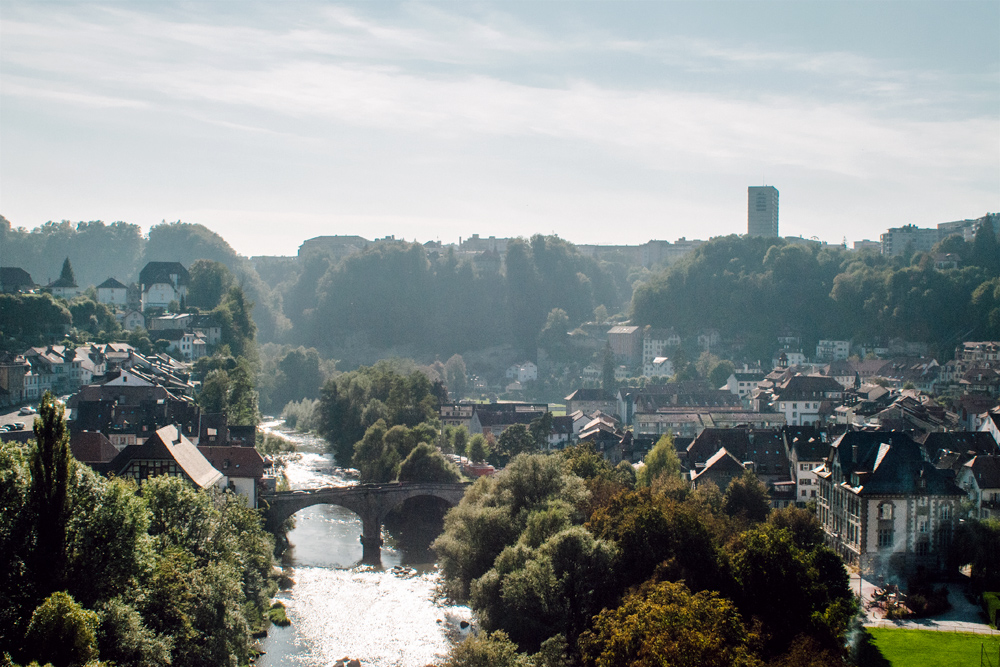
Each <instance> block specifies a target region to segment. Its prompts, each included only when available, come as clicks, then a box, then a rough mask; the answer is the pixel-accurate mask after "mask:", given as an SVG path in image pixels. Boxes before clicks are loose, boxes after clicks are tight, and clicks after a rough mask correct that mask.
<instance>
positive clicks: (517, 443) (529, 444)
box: [493, 424, 537, 465]
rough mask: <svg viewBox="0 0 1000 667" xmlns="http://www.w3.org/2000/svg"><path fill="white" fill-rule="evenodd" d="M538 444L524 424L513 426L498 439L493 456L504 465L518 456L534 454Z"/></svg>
mask: <svg viewBox="0 0 1000 667" xmlns="http://www.w3.org/2000/svg"><path fill="white" fill-rule="evenodd" d="M536 449H537V442H536V440H535V438H534V437H532V435H531V432H530V431H529V430H528V428H527V427H526V426H525V425H524V424H511V425H510V426H508V427H507V428H505V429H504V430H503V433H501V434H500V437H499V438H497V446H496V449H495V450H494V451H493V455H494V456H495V457H496V459H497V461H498V462H499V463H500V464H501V465H503V464H505V463H506V462H507V461H508V460H510V459H512V458H514V457H515V456H517V455H518V454H524V453H527V452H533V451H535V450H536Z"/></svg>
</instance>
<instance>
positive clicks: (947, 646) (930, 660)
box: [866, 628, 1000, 667]
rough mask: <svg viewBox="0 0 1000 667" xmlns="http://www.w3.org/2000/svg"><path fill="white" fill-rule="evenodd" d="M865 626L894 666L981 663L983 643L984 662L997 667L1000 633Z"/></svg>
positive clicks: (958, 666) (946, 666)
mask: <svg viewBox="0 0 1000 667" xmlns="http://www.w3.org/2000/svg"><path fill="white" fill-rule="evenodd" d="M866 629H867V630H868V632H869V634H871V636H872V644H873V645H874V646H875V647H876V648H877V649H878V650H879V652H880V653H881V654H882V656H883V657H885V659H886V660H887V661H888V662H889V664H890V665H892V666H893V667H903V666H905V667H969V666H970V665H971V666H973V667H975V666H976V665H979V657H980V652H981V648H982V646H983V644H985V645H986V655H987V658H988V661H983V665H992V666H993V667H998V659H1000V635H977V634H972V633H968V632H940V631H937V630H909V629H904V628H866Z"/></svg>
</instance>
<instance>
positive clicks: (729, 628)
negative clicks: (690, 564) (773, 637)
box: [580, 582, 762, 667]
mask: <svg viewBox="0 0 1000 667" xmlns="http://www.w3.org/2000/svg"><path fill="white" fill-rule="evenodd" d="M752 642H753V637H752V636H751V634H750V633H749V632H747V629H746V628H745V627H744V625H743V622H742V621H741V619H740V615H739V613H738V612H737V610H736V608H735V607H734V605H733V604H732V603H731V602H730V601H729V600H726V599H725V598H722V597H720V596H719V595H718V594H717V593H710V592H704V591H703V592H700V593H696V594H693V595H692V594H691V592H690V591H689V590H688V589H687V587H686V586H684V584H680V583H670V582H663V583H659V584H655V585H651V586H647V587H644V588H643V589H642V590H640V591H639V592H637V593H635V594H633V595H630V596H629V597H627V598H626V599H625V601H624V602H623V603H622V605H621V606H620V607H618V608H616V609H608V610H605V611H602V612H601V613H600V614H599V615H598V616H597V618H596V619H595V620H594V629H593V630H592V631H591V632H588V633H587V634H585V635H584V636H583V637H581V639H580V648H581V653H582V657H583V664H584V665H588V666H593V667H659V666H661V665H698V666H699V667H735V666H742V667H751V666H759V665H761V664H762V663H761V662H760V661H759V659H757V658H756V656H755V655H754V652H753V646H752Z"/></svg>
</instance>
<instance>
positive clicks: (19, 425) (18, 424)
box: [11, 422, 24, 431]
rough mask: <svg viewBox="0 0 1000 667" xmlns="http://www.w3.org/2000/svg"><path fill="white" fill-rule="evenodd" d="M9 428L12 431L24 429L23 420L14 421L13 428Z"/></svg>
mask: <svg viewBox="0 0 1000 667" xmlns="http://www.w3.org/2000/svg"><path fill="white" fill-rule="evenodd" d="M11 430H12V431H23V430H24V422H14V428H12V429H11Z"/></svg>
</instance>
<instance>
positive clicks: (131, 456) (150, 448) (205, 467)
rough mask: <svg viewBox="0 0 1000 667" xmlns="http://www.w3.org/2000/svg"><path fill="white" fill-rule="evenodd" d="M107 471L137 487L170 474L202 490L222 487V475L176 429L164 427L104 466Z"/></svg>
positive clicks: (223, 484) (223, 482) (223, 479)
mask: <svg viewBox="0 0 1000 667" xmlns="http://www.w3.org/2000/svg"><path fill="white" fill-rule="evenodd" d="M108 470H109V471H110V472H112V473H114V474H115V475H117V476H118V477H128V478H131V479H134V480H135V481H136V482H138V483H139V484H142V482H143V481H144V480H146V479H148V478H150V477H155V476H157V475H170V476H171V477H183V478H185V479H187V480H188V481H189V482H191V483H192V484H194V485H195V486H198V487H200V488H202V489H207V488H210V487H212V486H217V487H225V478H224V476H223V474H222V473H221V472H219V471H218V470H216V469H215V468H213V467H212V464H211V463H209V462H208V459H206V458H205V456H204V455H203V454H202V453H201V452H199V451H198V448H197V447H195V446H194V444H192V442H191V441H190V440H188V439H187V438H185V437H184V435H183V434H181V432H180V431H179V430H178V429H177V427H176V426H164V427H162V428H160V429H157V430H156V432H154V433H153V434H152V435H150V437H149V438H148V439H147V440H146V442H145V443H143V444H141V445H132V446H131V447H126V448H125V449H123V450H122V451H121V452H120V453H119V454H118V456H116V457H115V458H114V460H113V461H111V463H109V464H108Z"/></svg>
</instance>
